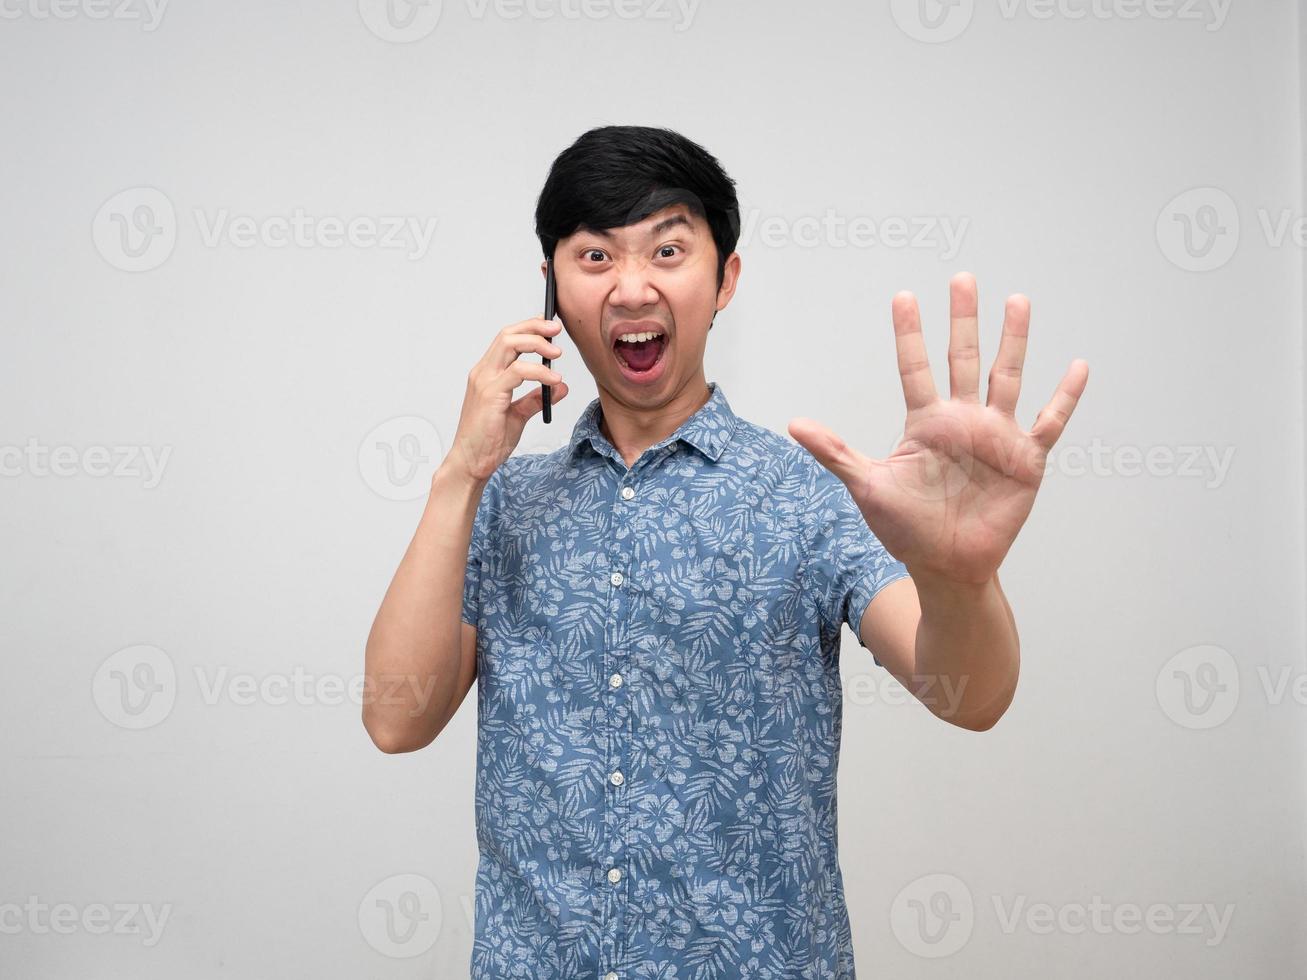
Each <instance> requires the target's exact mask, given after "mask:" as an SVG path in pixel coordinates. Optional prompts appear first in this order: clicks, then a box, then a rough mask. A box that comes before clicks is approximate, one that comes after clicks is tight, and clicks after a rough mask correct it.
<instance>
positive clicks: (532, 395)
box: [508, 381, 567, 421]
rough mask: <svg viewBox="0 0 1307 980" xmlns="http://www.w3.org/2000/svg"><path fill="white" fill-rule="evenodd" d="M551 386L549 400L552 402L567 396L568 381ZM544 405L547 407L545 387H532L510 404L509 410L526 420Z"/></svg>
mask: <svg viewBox="0 0 1307 980" xmlns="http://www.w3.org/2000/svg"><path fill="white" fill-rule="evenodd" d="M550 388H551V389H552V391H551V393H550V396H549V400H550V402H551V404H555V405H556V404H558V403H559V402H561V401H562V400H563V399H564V398H566V397H567V382H566V381H560V382H558V384H556V385H550ZM544 407H545V389H544V388H538V387H537V388H532V389H531V390H530V391H528V392H527V393H526V394H525V395H523V396H522V397H521V398H519V399H517V400H516V401H515V402H513V404H511V405H510V406H508V410H509V411H510V412H512V413H513V414H514V415H516V416H517V417H518V418H520V419H522V420H523V421H526V420H529V419H530V418H531V416H532V415H535V414H536V413H537V412H539V411H540V410H541V409H543V408H544Z"/></svg>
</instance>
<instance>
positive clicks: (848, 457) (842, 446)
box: [789, 418, 871, 499]
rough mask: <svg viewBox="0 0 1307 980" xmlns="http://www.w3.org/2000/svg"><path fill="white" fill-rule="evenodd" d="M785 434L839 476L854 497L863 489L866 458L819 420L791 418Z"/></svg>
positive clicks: (867, 470)
mask: <svg viewBox="0 0 1307 980" xmlns="http://www.w3.org/2000/svg"><path fill="white" fill-rule="evenodd" d="M789 433H790V435H791V436H793V437H794V439H795V441H796V442H798V444H799V445H800V446H802V447H803V448H804V449H806V450H808V452H810V453H812V455H813V456H814V457H816V459H817V462H819V463H821V465H822V466H824V467H826V469H828V470H830V471H831V472H832V473H834V474H835V475H836V476H837V477H839V478H840V480H841V481H842V482H843V483H844V485H845V486H847V487H848V488H849V490H850V491H851V492H852V493H853V494H854V496H855V499H856V498H857V497H858V496H860V495H863V494H865V493H866V492H867V481H868V478H869V476H870V472H871V459H870V458H869V457H867V456H864V455H863V454H862V453H860V452H858V451H857V450H856V449H854V448H853V447H852V446H850V445H849V444H848V443H847V442H845V441H844V440H843V439H841V438H840V437H839V436H837V435H836V434H835V433H834V432H832V431H831V430H830V429H828V428H826V426H824V425H822V424H821V423H820V422H816V421H814V420H812V419H809V418H796V419H791V420H790V424H789Z"/></svg>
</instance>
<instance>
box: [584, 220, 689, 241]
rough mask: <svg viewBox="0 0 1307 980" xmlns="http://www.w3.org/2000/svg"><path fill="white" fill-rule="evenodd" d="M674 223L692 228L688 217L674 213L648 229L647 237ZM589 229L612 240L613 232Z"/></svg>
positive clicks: (674, 224)
mask: <svg viewBox="0 0 1307 980" xmlns="http://www.w3.org/2000/svg"><path fill="white" fill-rule="evenodd" d="M676 225H685V226H686V227H687V228H690V229H691V230H693V226H692V225H691V224H690V219H689V218H687V217H686V216H685V215H683V214H674V215H672V216H671V217H670V218H664V219H663V220H662V221H660V222H658V224H656V225H654V226H653V227H652V228H651V229H649V237H650V238H654V237H656V236H658V235H661V234H662V233H663V232H665V231H666V230H667V229H668V228H672V227H675V226H676ZM589 231H590V234H592V235H598V236H599V237H600V238H607V239H608V240H609V241H610V242H611V241H612V240H613V233H612V232H611V231H604V230H602V229H598V228H591V229H589Z"/></svg>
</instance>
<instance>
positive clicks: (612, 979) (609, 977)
mask: <svg viewBox="0 0 1307 980" xmlns="http://www.w3.org/2000/svg"><path fill="white" fill-rule="evenodd" d="M604 980H617V974H616V973H614V972H613V971H612V970H609V971H608V972H607V973H605V974H604Z"/></svg>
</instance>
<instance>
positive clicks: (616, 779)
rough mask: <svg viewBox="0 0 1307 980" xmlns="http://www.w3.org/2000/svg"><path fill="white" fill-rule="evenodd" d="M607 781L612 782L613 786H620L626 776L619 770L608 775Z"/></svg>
mask: <svg viewBox="0 0 1307 980" xmlns="http://www.w3.org/2000/svg"><path fill="white" fill-rule="evenodd" d="M608 781H609V782H610V783H612V784H613V785H614V786H621V785H622V783H624V782H626V777H625V776H623V775H622V774H621V773H620V772H615V773H613V774H612V775H611V776H609V777H608Z"/></svg>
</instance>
